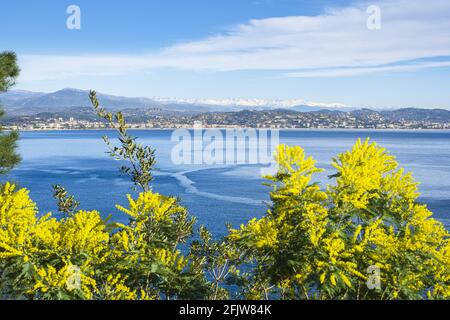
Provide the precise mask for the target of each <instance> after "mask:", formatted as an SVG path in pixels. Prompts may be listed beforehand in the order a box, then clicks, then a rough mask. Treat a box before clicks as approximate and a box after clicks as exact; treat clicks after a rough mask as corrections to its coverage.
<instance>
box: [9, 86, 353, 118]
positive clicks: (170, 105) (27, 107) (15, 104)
mask: <svg viewBox="0 0 450 320" xmlns="http://www.w3.org/2000/svg"><path fill="white" fill-rule="evenodd" d="M88 95H89V92H88V91H86V90H79V89H63V90H59V91H56V92H53V93H40V92H30V91H9V92H7V93H4V94H0V104H1V105H3V106H4V107H5V108H6V110H7V111H8V113H9V114H10V115H14V116H20V115H34V114H38V113H43V112H58V113H59V112H68V111H70V110H71V109H79V108H83V107H84V108H85V107H90V101H89V98H88ZM98 98H99V100H100V102H101V103H102V105H103V106H105V107H107V108H109V109H111V110H119V109H120V110H124V109H155V108H158V109H160V110H162V111H167V112H170V113H173V112H183V113H204V112H233V111H236V112H237V111H242V110H253V111H264V110H274V109H286V110H292V111H298V112H310V111H318V110H323V109H327V110H341V111H349V110H352V109H351V108H349V107H346V106H344V105H341V104H326V103H315V102H305V101H303V100H298V99H293V100H261V99H223V100H212V99H203V100H185V99H158V98H154V99H149V98H129V97H120V96H113V95H107V94H102V93H98Z"/></svg>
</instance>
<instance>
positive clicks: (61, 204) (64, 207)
mask: <svg viewBox="0 0 450 320" xmlns="http://www.w3.org/2000/svg"><path fill="white" fill-rule="evenodd" d="M53 197H54V198H55V199H56V201H57V203H56V204H57V206H58V210H59V212H61V213H63V214H65V215H67V216H70V215H73V214H75V213H76V212H77V208H78V206H79V205H80V202H78V201H76V200H75V197H74V196H73V195H69V194H68V193H67V191H66V189H65V188H64V187H62V186H60V185H54V186H53Z"/></svg>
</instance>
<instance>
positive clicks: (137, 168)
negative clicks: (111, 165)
mask: <svg viewBox="0 0 450 320" xmlns="http://www.w3.org/2000/svg"><path fill="white" fill-rule="evenodd" d="M89 97H90V99H91V102H92V105H93V107H94V109H95V111H96V112H97V115H98V116H99V117H100V118H102V119H104V120H106V121H107V122H108V124H109V126H110V127H111V128H113V129H115V130H116V131H117V132H118V134H119V141H120V144H121V145H120V147H116V146H112V145H111V142H110V141H109V138H108V137H107V136H104V137H103V139H104V141H105V143H106V144H107V145H108V147H109V155H110V156H111V157H113V158H114V159H116V160H125V161H128V162H129V164H130V165H129V166H128V165H124V166H122V167H121V168H120V171H121V172H122V173H123V174H125V175H127V176H129V177H130V178H131V181H133V183H134V184H135V186H136V187H140V188H142V190H144V191H148V190H150V182H151V181H152V180H153V174H152V170H153V169H154V166H155V163H156V159H155V151H154V150H153V149H151V148H150V147H147V146H142V144H139V143H136V138H135V137H133V136H131V135H130V134H129V133H128V126H127V124H126V122H125V119H124V117H123V114H122V112H116V113H112V112H108V111H106V110H105V109H104V108H102V107H101V106H100V103H99V101H98V99H97V94H96V92H95V91H91V93H90V95H89Z"/></svg>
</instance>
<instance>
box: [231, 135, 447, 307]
mask: <svg viewBox="0 0 450 320" xmlns="http://www.w3.org/2000/svg"><path fill="white" fill-rule="evenodd" d="M276 160H277V161H278V165H279V170H278V173H277V174H276V175H274V176H269V177H267V178H268V179H269V180H270V181H272V182H273V188H274V191H273V192H272V193H271V199H272V201H273V205H272V208H271V210H269V211H268V213H267V215H266V216H265V217H263V218H261V219H259V220H258V219H254V220H252V221H250V222H249V223H248V224H247V225H245V226H241V228H240V229H239V230H231V235H230V236H229V239H230V240H231V241H233V242H235V243H236V244H237V245H238V246H239V247H241V248H245V249H246V250H247V251H248V252H250V253H252V252H253V253H252V254H251V255H250V257H251V259H252V261H253V262H257V267H256V268H257V269H256V270H259V271H258V273H260V272H261V270H267V274H266V275H265V276H266V277H267V278H269V279H272V284H273V285H274V286H278V288H279V290H281V291H283V292H285V291H286V290H287V289H286V284H290V285H291V289H292V290H291V292H298V290H295V287H296V286H300V288H302V290H300V292H302V294H301V297H303V298H310V297H311V295H313V296H315V297H317V298H335V297H348V298H350V297H351V298H355V299H370V298H375V299H395V298H421V297H425V296H428V297H429V298H448V297H450V295H449V290H450V259H449V247H450V240H449V238H450V234H449V233H448V231H447V230H446V229H445V227H444V226H443V225H442V224H441V223H440V222H438V221H436V220H435V219H433V218H432V213H431V212H430V211H429V210H428V209H427V207H426V206H425V205H422V204H418V203H417V202H416V200H417V198H418V196H419V194H418V188H417V186H418V184H417V183H416V182H415V181H414V179H413V177H412V175H411V174H410V173H405V172H404V171H403V169H400V168H399V165H398V163H397V162H396V161H395V158H394V157H393V156H392V155H390V154H389V153H388V152H387V151H386V150H385V149H383V148H381V147H379V146H377V145H376V144H375V143H370V142H369V140H366V141H365V142H362V141H360V140H358V141H357V143H356V144H355V146H354V147H353V148H352V150H350V151H347V152H345V153H343V154H341V155H339V156H338V157H337V158H336V159H335V160H333V166H334V168H336V169H337V173H336V174H335V175H334V176H333V177H334V178H335V179H336V183H335V184H331V185H329V186H328V187H327V188H326V191H322V190H321V188H320V186H319V185H318V184H317V183H313V182H312V178H313V174H315V173H317V172H320V171H322V170H320V169H318V168H316V167H315V162H314V160H313V159H312V158H307V157H306V156H305V153H304V151H303V150H302V149H301V148H299V147H288V146H280V148H279V150H278V154H277V156H276ZM255 250H256V251H255ZM278 253H279V254H278ZM371 267H375V268H378V269H379V270H380V279H379V280H380V283H381V288H375V289H371V288H369V287H368V285H367V284H366V282H367V281H368V280H369V279H370V277H371V276H372V274H370V273H368V271H367V270H368V269H370V268H371ZM255 272H256V271H255ZM280 284H283V285H282V286H281V285H280ZM288 291H289V290H288ZM293 294H294V293H293Z"/></svg>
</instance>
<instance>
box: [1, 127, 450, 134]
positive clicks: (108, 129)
mask: <svg viewBox="0 0 450 320" xmlns="http://www.w3.org/2000/svg"><path fill="white" fill-rule="evenodd" d="M179 129H182V130H183V129H184V130H196V129H197V128H194V127H181V128H180V127H173V128H169V127H167V128H129V129H128V130H130V131H174V130H179ZM209 129H213V130H230V129H231V130H234V129H244V130H248V129H255V130H279V131H306V132H308V131H340V132H344V131H348V132H350V131H361V132H363V131H380V132H383V131H385V132H395V131H399V132H450V129H436V128H430V129H428V128H424V129H411V128H255V127H203V128H202V130H209ZM5 131H12V130H7V129H5ZM17 131H18V132H19V133H20V132H67V131H77V132H79V131H115V129H112V128H79V129H78V128H76V129H61V128H59V129H21V130H17Z"/></svg>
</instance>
